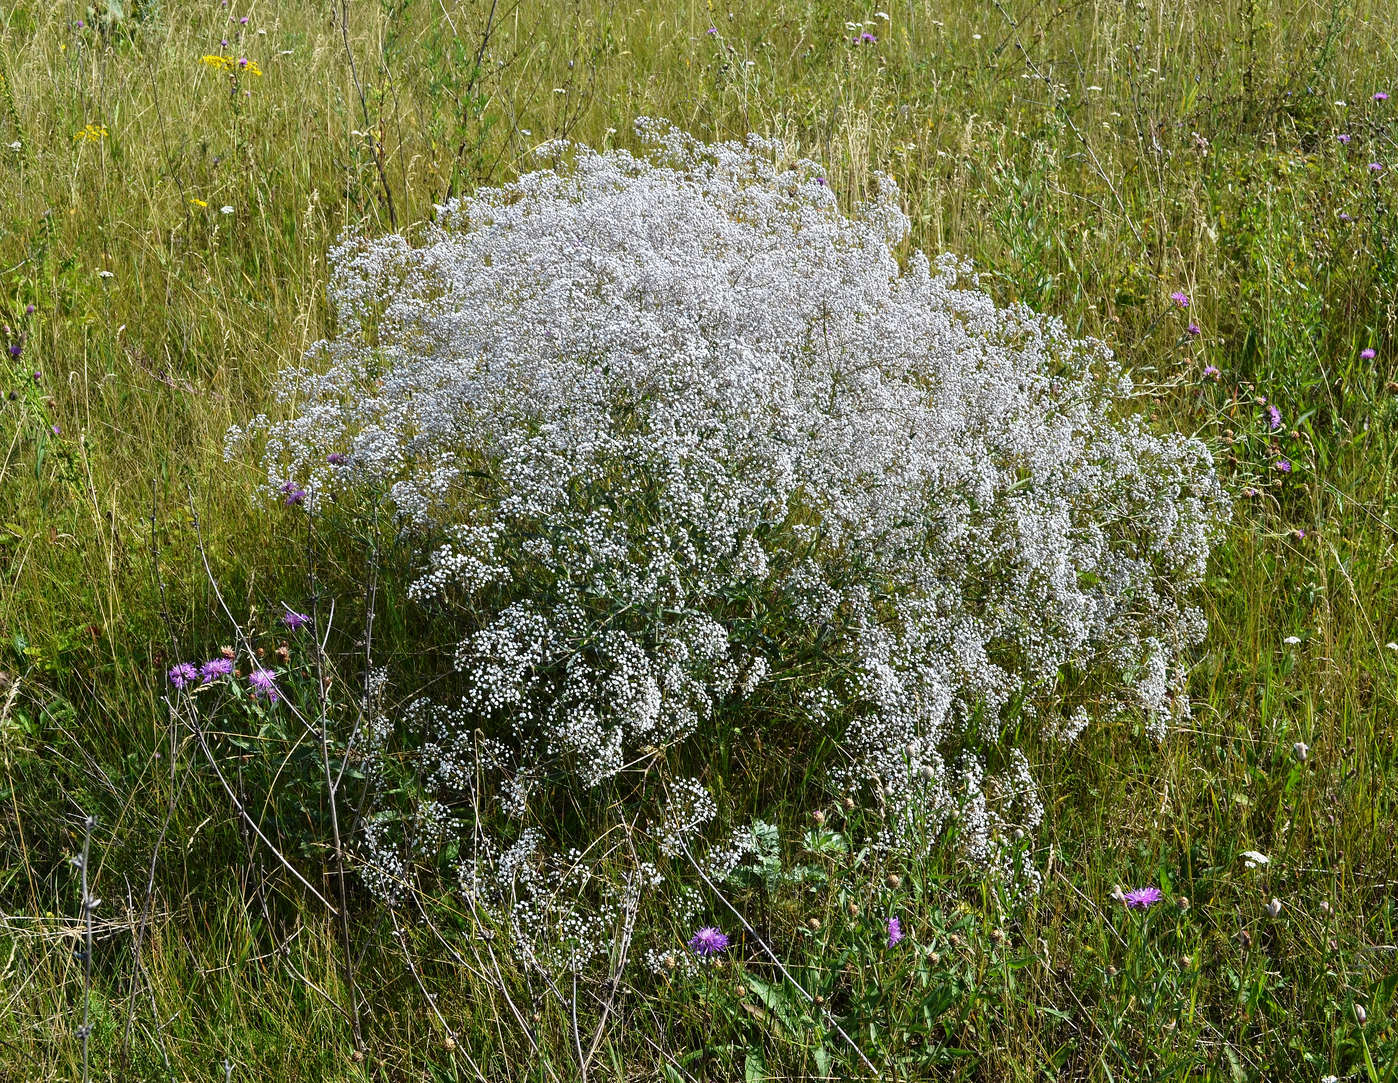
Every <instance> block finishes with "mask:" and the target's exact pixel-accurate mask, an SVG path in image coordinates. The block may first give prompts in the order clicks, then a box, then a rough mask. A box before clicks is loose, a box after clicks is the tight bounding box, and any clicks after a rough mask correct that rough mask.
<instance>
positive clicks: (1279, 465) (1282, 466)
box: [1272, 459, 1291, 474]
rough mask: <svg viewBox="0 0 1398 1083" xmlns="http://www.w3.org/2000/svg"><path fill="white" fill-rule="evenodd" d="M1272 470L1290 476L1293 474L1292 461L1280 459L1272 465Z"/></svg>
mask: <svg viewBox="0 0 1398 1083" xmlns="http://www.w3.org/2000/svg"><path fill="white" fill-rule="evenodd" d="M1272 468H1273V469H1274V470H1280V471H1281V472H1282V473H1283V474H1289V473H1291V460H1290V459H1278V460H1277V461H1276V462H1274V463H1273V464H1272Z"/></svg>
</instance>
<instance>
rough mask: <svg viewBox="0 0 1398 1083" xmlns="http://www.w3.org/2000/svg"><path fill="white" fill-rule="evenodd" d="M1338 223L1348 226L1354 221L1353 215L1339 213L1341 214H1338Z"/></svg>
mask: <svg viewBox="0 0 1398 1083" xmlns="http://www.w3.org/2000/svg"><path fill="white" fill-rule="evenodd" d="M1340 221H1341V222H1344V223H1345V224H1346V225H1348V224H1349V223H1350V222H1353V221H1354V215H1352V214H1346V213H1345V212H1344V211H1341V212H1340Z"/></svg>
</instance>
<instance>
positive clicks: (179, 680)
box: [166, 662, 199, 688]
mask: <svg viewBox="0 0 1398 1083" xmlns="http://www.w3.org/2000/svg"><path fill="white" fill-rule="evenodd" d="M166 676H168V677H169V678H170V683H171V684H173V685H174V686H175V687H176V688H183V687H184V686H185V685H187V684H193V683H194V682H195V681H197V680H198V679H199V671H198V670H197V669H195V668H194V666H193V665H192V664H191V663H189V662H181V663H179V664H178V665H175V666H171V667H170V672H169V673H168V674H166Z"/></svg>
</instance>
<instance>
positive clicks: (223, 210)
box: [218, 203, 233, 214]
mask: <svg viewBox="0 0 1398 1083" xmlns="http://www.w3.org/2000/svg"><path fill="white" fill-rule="evenodd" d="M218 213H219V214H232V213H233V208H232V207H230V206H229V205H228V204H227V203H225V204H224V205H223V206H222V207H220V208H219V209H218Z"/></svg>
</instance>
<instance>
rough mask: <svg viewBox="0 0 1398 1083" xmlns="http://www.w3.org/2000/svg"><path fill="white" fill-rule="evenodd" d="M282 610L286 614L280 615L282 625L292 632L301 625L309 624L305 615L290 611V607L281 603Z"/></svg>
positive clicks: (309, 619) (308, 618)
mask: <svg viewBox="0 0 1398 1083" xmlns="http://www.w3.org/2000/svg"><path fill="white" fill-rule="evenodd" d="M282 608H283V609H285V610H286V612H285V613H283V614H282V623H283V624H285V625H286V626H287V627H288V628H290V629H291V630H292V631H293V632H294V631H296V629H298V628H300V627H301V625H303V624H310V623H311V618H310V617H308V616H307V615H306V614H305V613H298V612H296V610H294V609H292V608H291V606H289V605H287V604H286V603H285V602H282Z"/></svg>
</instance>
